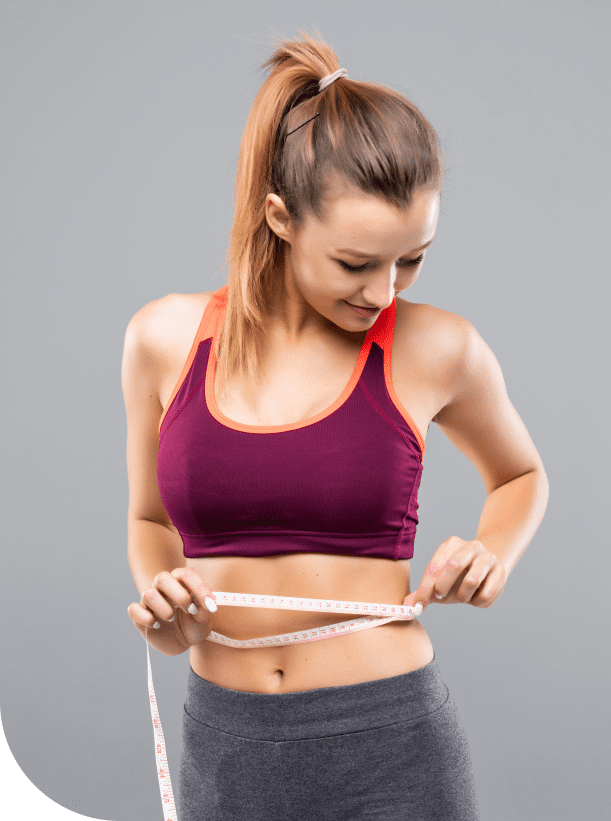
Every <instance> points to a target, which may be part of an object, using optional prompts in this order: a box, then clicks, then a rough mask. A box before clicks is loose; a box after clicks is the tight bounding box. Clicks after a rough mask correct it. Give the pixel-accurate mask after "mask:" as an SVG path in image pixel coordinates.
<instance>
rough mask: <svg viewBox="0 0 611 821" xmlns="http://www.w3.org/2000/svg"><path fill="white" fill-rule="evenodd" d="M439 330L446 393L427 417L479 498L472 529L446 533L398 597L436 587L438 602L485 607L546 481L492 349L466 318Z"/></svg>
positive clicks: (496, 592) (541, 499)
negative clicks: (455, 452) (473, 477)
mask: <svg viewBox="0 0 611 821" xmlns="http://www.w3.org/2000/svg"><path fill="white" fill-rule="evenodd" d="M444 330H445V331H446V332H447V337H446V338H447V339H449V340H450V343H451V344H450V345H449V346H448V349H449V350H451V355H450V356H448V357H447V358H445V360H444V361H445V362H446V363H449V364H446V365H445V366H444V368H445V370H444V374H443V380H444V384H445V385H446V386H447V392H446V395H447V396H449V401H448V402H447V403H446V404H445V405H444V407H443V408H442V409H441V410H440V411H439V413H438V414H437V415H436V416H435V417H434V419H433V421H434V422H436V423H437V425H438V426H439V428H440V430H441V431H443V433H444V434H445V436H447V437H448V439H449V440H450V441H451V442H452V443H453V444H454V445H455V446H456V447H457V448H458V449H459V450H460V451H461V452H462V453H464V454H465V456H467V458H468V459H469V460H470V461H471V462H472V463H473V464H474V465H475V467H476V468H477V470H478V472H479V474H480V476H481V477H482V480H483V482H484V486H485V488H486V501H485V504H484V508H483V510H482V513H481V516H480V520H479V525H478V529H477V537H476V538H475V539H473V540H465V539H461V538H459V537H458V536H451V537H450V538H449V539H446V541H445V542H443V543H442V544H441V545H440V546H439V547H438V548H437V550H436V551H435V553H434V554H433V557H432V558H431V560H430V562H429V564H428V566H427V568H426V570H425V572H424V574H423V577H422V581H421V583H420V585H419V587H418V590H417V591H416V592H415V593H412V594H410V595H409V596H408V597H407V598H406V599H405V604H408V605H412V604H415V603H416V602H420V603H422V604H423V605H424V606H427V605H428V604H429V603H435V602H436V601H437V598H439V597H438V596H437V593H442V594H443V599H444V603H448V604H454V603H456V602H465V603H469V604H472V605H474V606H475V607H489V606H490V605H491V604H493V603H494V601H495V600H496V599H497V598H498V597H499V596H500V595H501V593H502V591H503V588H504V586H505V583H506V581H507V578H508V576H509V574H510V573H511V571H512V570H513V569H514V567H515V565H516V564H517V562H518V560H519V559H520V557H521V555H522V554H523V553H524V551H525V550H526V547H527V546H528V545H529V543H530V542H531V541H532V539H533V537H534V535H535V533H536V532H537V529H538V527H539V525H540V523H541V520H542V519H543V516H544V514H545V509H546V506H547V500H548V496H549V483H548V480H547V475H546V473H545V468H544V467H543V462H542V460H541V457H540V456H539V454H538V452H537V449H536V448H535V445H534V443H533V441H532V439H531V438H530V436H529V434H528V431H527V430H526V427H525V426H524V423H523V422H522V420H521V419H520V417H519V416H518V413H517V411H516V409H515V408H514V406H513V405H512V403H511V402H510V400H509V397H508V396H507V391H506V388H505V382H504V379H503V374H502V371H501V368H500V366H499V363H498V362H497V360H496V357H495V356H494V354H493V352H492V351H491V350H490V348H489V347H488V345H487V344H486V343H485V342H484V340H483V339H482V337H481V336H480V335H479V333H478V332H477V331H476V330H475V328H474V327H473V325H471V323H470V322H468V321H467V320H465V319H463V318H462V317H458V316H457V315H456V314H452V315H451V318H450V322H449V323H447V324H446V326H445V328H444ZM436 596H437V598H436Z"/></svg>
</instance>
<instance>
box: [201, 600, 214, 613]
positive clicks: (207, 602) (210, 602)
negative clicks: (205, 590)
mask: <svg viewBox="0 0 611 821" xmlns="http://www.w3.org/2000/svg"><path fill="white" fill-rule="evenodd" d="M204 604H205V605H206V607H207V608H208V610H209V611H210V612H211V613H216V610H217V607H216V602H215V601H214V599H212V598H210V596H206V598H205V599H204Z"/></svg>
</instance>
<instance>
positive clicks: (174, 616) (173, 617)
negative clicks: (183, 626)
mask: <svg viewBox="0 0 611 821" xmlns="http://www.w3.org/2000/svg"><path fill="white" fill-rule="evenodd" d="M175 618H176V613H174V615H173V616H172V618H171V619H168V621H174V619H175Z"/></svg>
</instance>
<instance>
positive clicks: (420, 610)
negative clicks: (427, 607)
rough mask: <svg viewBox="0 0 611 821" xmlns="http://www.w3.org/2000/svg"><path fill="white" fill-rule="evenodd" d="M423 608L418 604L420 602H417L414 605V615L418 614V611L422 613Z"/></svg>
mask: <svg viewBox="0 0 611 821" xmlns="http://www.w3.org/2000/svg"><path fill="white" fill-rule="evenodd" d="M423 610H424V608H423V606H422V605H421V604H420V602H418V604H417V605H416V606H415V607H414V614H415V615H416V616H419V615H420V613H422V611H423Z"/></svg>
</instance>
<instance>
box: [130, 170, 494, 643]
mask: <svg viewBox="0 0 611 821" xmlns="http://www.w3.org/2000/svg"><path fill="white" fill-rule="evenodd" d="M325 199H326V204H327V218H326V220H325V221H324V222H320V221H318V220H317V219H316V218H315V217H314V215H312V214H308V215H307V216H306V218H305V221H304V224H303V225H302V227H301V228H300V229H299V230H297V229H296V228H295V226H294V225H293V223H292V220H291V218H290V216H289V214H288V211H287V210H286V207H285V205H284V202H283V200H282V199H281V198H280V197H279V196H277V195H276V194H273V193H269V194H268V195H267V197H266V200H265V214H266V219H267V222H268V224H269V226H270V228H271V230H272V231H274V233H275V234H276V235H277V236H278V237H280V238H281V239H282V240H284V243H285V244H284V252H283V254H282V255H281V257H280V260H279V267H280V270H279V272H278V273H279V276H277V277H275V281H276V282H277V283H278V287H277V288H276V290H275V292H274V294H273V298H272V303H271V310H270V317H269V325H268V329H269V333H270V335H271V336H272V337H273V338H274V339H273V346H274V347H275V346H276V345H281V346H284V349H285V350H286V349H287V348H293V349H295V350H296V349H297V348H299V347H302V343H303V345H304V346H306V347H307V346H309V345H311V344H312V343H313V342H315V341H316V340H317V339H320V337H321V335H323V336H324V335H327V336H329V335H331V336H334V337H337V335H338V334H339V335H340V336H344V337H346V338H349V339H354V337H355V335H356V334H363V333H364V332H366V331H367V330H368V329H369V328H370V327H371V326H372V325H373V324H374V323H375V321H376V320H377V318H378V316H379V313H375V314H372V315H371V316H369V317H359V316H358V315H356V314H355V313H354V312H353V311H352V310H351V309H350V308H349V307H348V306H346V305H345V304H344V302H343V300H346V301H348V302H350V303H352V304H354V305H360V306H364V307H376V308H378V309H380V310H384V309H385V308H387V307H388V306H389V305H390V304H391V303H392V300H393V299H394V298H395V296H396V295H397V294H399V293H400V292H401V291H403V290H405V289H407V288H410V287H411V286H412V285H413V284H414V282H415V281H416V280H417V278H418V276H419V273H420V270H421V268H422V263H423V261H424V255H425V254H426V249H423V248H422V246H424V245H425V244H427V243H430V241H432V240H433V238H434V236H435V232H436V229H437V221H438V218H439V209H440V192H439V191H438V190H426V189H421V190H418V191H417V192H415V194H414V196H413V201H412V204H411V205H410V207H409V208H406V209H398V208H396V207H395V206H393V205H391V204H390V203H388V202H387V201H385V200H384V199H383V198H382V197H376V196H374V195H371V194H366V193H363V192H362V191H360V190H358V189H355V188H352V187H351V186H349V185H347V184H346V183H345V181H342V180H340V179H339V178H333V179H332V180H331V186H330V188H329V189H328V192H327V196H326V198H325ZM340 248H357V249H359V250H361V251H363V252H367V253H368V254H369V255H370V256H369V257H363V256H357V255H354V254H349V253H345V252H343V253H340V252H339V250H338V249H340ZM421 256H422V259H421V261H419V262H418V263H417V264H409V263H410V261H412V260H418V259H419V258H420V257H421ZM340 261H343V262H344V263H346V264H348V265H351V266H355V267H356V266H363V265H365V266H366V267H365V268H364V269H363V270H361V271H357V272H351V271H348V270H345V269H344V268H343V267H342V266H341V265H340ZM468 571H471V572H470V574H469V576H468V577H467V578H465V577H466V575H467V573H468ZM506 579H507V571H506V570H505V568H504V566H503V565H502V563H501V562H500V561H499V560H498V558H497V557H496V556H495V555H494V554H493V553H491V552H490V551H488V550H486V549H485V548H484V547H483V545H482V544H481V543H480V542H478V541H477V540H464V539H460V538H459V537H456V536H453V537H450V538H449V539H447V540H446V541H445V542H443V543H442V545H440V547H439V548H438V550H437V551H436V552H435V555H434V556H433V558H432V559H431V561H430V563H429V565H428V567H427V569H426V571H425V574H424V576H423V580H422V582H421V584H420V586H419V588H418V590H417V591H415V592H413V593H411V594H410V595H409V596H408V597H406V598H405V600H404V602H403V603H404V604H406V605H409V606H414V605H416V604H421V605H422V606H423V607H424V608H426V607H427V606H428V605H429V604H431V603H437V602H439V603H443V604H452V603H458V602H465V603H470V604H472V605H474V606H477V607H489V606H490V605H491V604H492V603H493V602H494V601H495V600H496V599H497V598H498V597H499V596H500V594H501V592H502V590H503V587H504V585H505V582H506ZM161 591H162V592H163V595H162V593H161ZM210 592H211V591H210V590H209V589H208V587H207V586H206V584H205V583H204V582H203V580H202V579H201V577H200V576H199V574H198V573H196V572H195V571H194V570H193V568H176V569H175V570H173V571H172V573H171V574H170V573H168V572H165V571H164V572H162V573H160V574H158V576H157V577H156V578H155V580H154V587H153V588H151V589H150V590H148V591H145V592H144V593H143V595H142V599H141V602H140V603H139V604H136V603H134V604H132V605H130V608H129V609H128V612H129V614H130V617H131V618H132V620H133V621H134V623H135V624H136V626H137V627H138V629H139V630H140V632H141V633H143V634H144V631H145V629H146V628H147V627H150V626H151V622H152V621H153V620H154V618H155V617H153V618H151V611H153V613H154V614H155V615H158V616H160V617H161V619H162V620H163V621H166V623H167V620H169V618H170V616H171V614H172V613H173V612H174V611H175V610H176V612H177V613H178V616H179V618H178V619H177V620H176V622H175V623H174V628H175V631H174V635H173V639H174V640H176V639H177V638H179V640H180V641H181V643H182V644H183V645H184V646H191V645H193V644H196V643H198V642H200V641H202V640H203V638H204V637H205V635H207V633H208V631H209V623H208V617H207V615H206V613H207V610H206V605H205V604H204V599H205V597H206V596H208V595H209V594H210ZM192 600H195V601H196V602H197V603H198V605H199V611H198V613H197V614H194V615H189V612H188V610H187V608H188V607H189V605H190V604H191V602H192ZM172 621H174V620H173V619H172ZM158 624H159V621H157V625H158ZM162 632H163V631H162ZM158 638H159V641H158V642H156V641H155V639H157V636H155V635H154V634H153V636H150V635H149V641H150V643H151V645H152V646H156V645H157V643H159V644H160V645H161V644H162V638H163V637H162V636H161V635H160V634H158ZM166 638H168V639H170V637H169V636H167V637H166ZM159 649H162V650H164V648H162V647H161V646H160V648H159ZM166 651H167V648H166Z"/></svg>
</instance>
